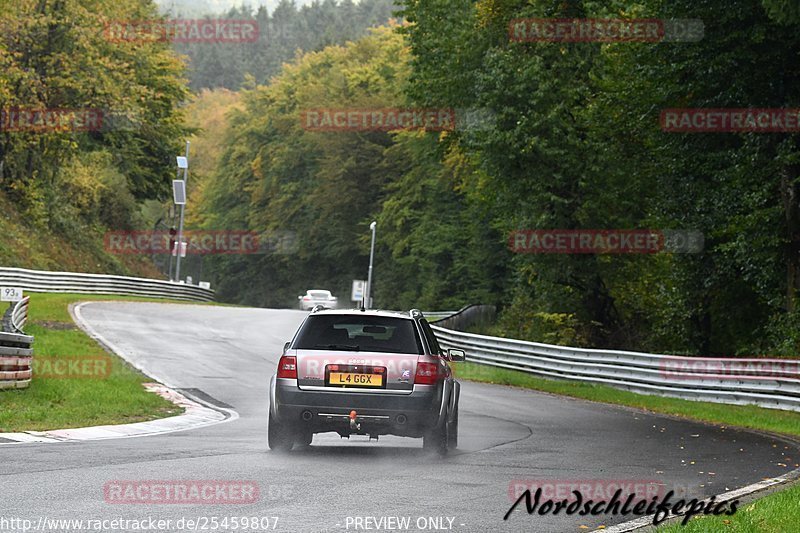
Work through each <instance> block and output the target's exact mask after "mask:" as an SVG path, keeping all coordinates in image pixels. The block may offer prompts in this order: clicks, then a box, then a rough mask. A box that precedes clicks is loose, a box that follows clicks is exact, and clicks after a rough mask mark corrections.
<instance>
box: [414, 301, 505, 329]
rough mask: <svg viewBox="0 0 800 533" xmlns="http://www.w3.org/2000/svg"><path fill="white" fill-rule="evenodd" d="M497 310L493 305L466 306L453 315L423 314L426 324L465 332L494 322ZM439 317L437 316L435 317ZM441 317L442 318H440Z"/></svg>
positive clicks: (444, 313) (445, 313)
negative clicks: (426, 320)
mask: <svg viewBox="0 0 800 533" xmlns="http://www.w3.org/2000/svg"><path fill="white" fill-rule="evenodd" d="M496 312H497V308H496V307H495V306H493V305H468V306H466V307H462V308H461V309H460V310H459V311H456V312H455V313H452V312H443V313H430V314H429V313H424V314H425V317H426V318H427V319H428V322H430V323H431V324H436V325H437V326H439V327H442V328H447V329H454V330H456V331H466V330H467V329H468V328H470V327H472V326H479V327H486V326H488V325H489V324H491V323H492V322H494V317H495V314H496ZM437 315H439V316H437ZM442 315H443V316H442Z"/></svg>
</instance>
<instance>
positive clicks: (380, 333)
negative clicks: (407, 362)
mask: <svg viewBox="0 0 800 533" xmlns="http://www.w3.org/2000/svg"><path fill="white" fill-rule="evenodd" d="M292 347H293V348H296V349H298V350H341V351H359V352H387V353H407V354H420V353H422V347H421V345H420V342H419V338H418V337H417V332H416V329H415V328H414V322H413V321H411V320H407V319H403V318H392V317H382V316H368V315H365V316H358V315H317V316H310V317H308V319H307V320H306V322H305V324H304V325H303V327H302V329H301V330H300V332H299V333H298V334H297V339H296V340H295V342H294V345H293V346H292Z"/></svg>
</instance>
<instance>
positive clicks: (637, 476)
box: [0, 303, 800, 532]
mask: <svg viewBox="0 0 800 533" xmlns="http://www.w3.org/2000/svg"><path fill="white" fill-rule="evenodd" d="M82 314H83V316H84V318H85V319H86V320H87V321H88V322H89V323H90V324H91V325H92V326H93V327H94V328H95V329H96V330H97V331H98V332H99V333H100V334H101V335H103V336H104V337H105V338H106V339H108V340H109V341H111V342H112V343H114V344H115V345H116V346H117V347H118V348H120V349H121V350H122V351H123V352H124V353H125V355H126V357H127V358H128V359H129V360H131V361H135V362H136V364H137V365H139V366H141V367H143V368H145V369H146V370H147V372H148V373H149V374H150V375H152V376H155V377H156V378H158V379H160V380H163V381H164V382H165V383H166V384H168V385H169V386H171V387H175V388H184V389H197V390H200V391H202V392H203V393H204V394H206V395H208V396H210V397H212V398H214V399H216V400H217V401H219V402H224V403H225V404H228V405H230V406H232V408H233V409H234V410H235V411H236V412H237V413H238V414H239V418H238V419H237V420H234V421H231V422H227V423H223V424H219V425H216V426H212V427H207V428H203V429H199V430H192V431H185V432H178V433H172V434H166V435H162V436H156V437H145V438H133V439H121V440H113V441H111V440H110V441H96V442H85V443H58V444H24V445H22V444H3V445H0V487H1V488H0V531H6V530H8V531H13V530H20V531H21V529H18V528H17V529H15V528H13V527H6V529H4V528H3V522H2V519H3V518H6V519H11V518H19V519H28V520H31V521H32V523H33V525H34V526H36V525H38V524H40V522H39V521H40V519H41V520H42V523H45V524H46V523H47V521H48V520H54V519H73V520H84V521H87V520H90V519H105V520H114V519H126V520H149V519H153V520H154V521H157V520H164V521H166V520H170V521H171V522H170V523H169V527H168V528H167V529H168V530H170V531H175V530H178V529H183V530H189V529H197V530H201V531H202V530H206V531H214V530H216V531H226V529H225V528H223V527H222V526H221V525H218V527H217V528H216V529H214V527H213V524H214V523H213V522H212V521H211V519H212V517H216V518H217V523H218V524H221V523H222V520H223V518H224V517H242V518H245V517H246V518H248V519H252V518H256V519H259V524H258V527H256V528H248V529H247V530H248V531H266V530H274V531H284V532H321V531H404V530H410V531H420V530H427V531H459V532H473V531H475V532H484V531H547V532H549V531H576V532H577V531H584V530H585V529H579V528H580V526H582V525H584V526H589V527H590V529H594V528H596V527H597V526H598V525H606V526H608V525H611V524H615V523H619V522H622V521H624V519H622V518H620V517H611V516H607V515H601V516H596V517H592V516H584V517H581V516H565V515H564V514H563V513H561V514H559V515H558V516H553V515H546V516H540V515H538V514H534V515H530V516H529V515H528V514H527V513H526V512H525V510H524V506H521V507H520V508H518V509H517V511H515V512H514V513H512V515H511V516H510V518H509V519H508V520H507V521H504V520H503V515H504V514H505V513H506V511H507V510H508V509H509V507H510V505H511V503H512V498H511V495H510V492H513V490H514V488H515V487H516V486H518V485H525V484H526V483H527V484H530V483H531V482H532V481H535V482H537V483H539V484H541V485H544V486H547V487H562V488H563V487H565V486H567V485H569V484H570V483H578V484H583V485H584V486H585V487H586V486H588V487H592V490H595V491H598V490H601V489H603V488H605V489H606V490H607V491H608V492H606V493H604V494H609V495H610V493H613V488H614V487H615V485H614V484H615V483H620V482H623V483H627V484H631V483H639V484H640V485H642V484H643V485H645V486H647V487H650V488H651V490H652V487H657V489H656V490H658V491H660V492H661V493H663V492H666V491H667V490H675V491H676V493H677V494H678V495H680V496H683V495H687V494H688V495H689V497H695V496H709V495H712V494H718V493H721V492H725V491H726V490H731V489H734V488H738V487H741V486H744V485H748V484H750V483H753V482H755V481H759V480H761V479H763V478H765V477H773V476H777V475H781V474H785V473H786V472H787V471H788V470H790V469H791V468H793V467H794V461H793V459H794V458H795V456H796V455H797V454H798V451H797V450H795V449H794V448H792V447H789V446H787V445H786V444H785V443H783V442H781V441H777V440H775V439H772V438H769V437H762V436H759V435H754V434H751V433H747V432H740V431H735V430H731V429H724V428H715V427H711V426H705V425H701V424H696V423H692V422H687V421H682V420H676V419H671V418H666V417H661V416H655V415H650V414H645V413H641V412H637V411H634V410H629V409H625V408H619V407H612V406H606V405H601V404H594V403H590V402H585V401H580V400H573V399H566V398H561V397H557V396H553V395H548V394H543V393H538V392H532V391H525V390H519V389H513V388H509V387H502V386H493V385H484V384H477V383H464V384H463V389H462V398H461V407H460V436H459V450H458V451H457V452H455V453H454V454H452V455H450V456H449V457H447V458H445V459H438V458H435V457H431V456H430V455H428V454H427V453H424V452H423V450H422V448H421V441H420V440H415V439H404V438H392V437H382V438H381V439H380V441H379V442H375V441H372V442H369V441H367V439H366V438H365V437H364V438H359V439H356V438H354V439H351V440H350V441H347V440H342V439H340V438H339V437H338V436H337V435H327V434H326V435H316V436H315V437H314V441H313V443H312V446H311V447H310V448H307V449H304V450H295V451H294V452H292V453H291V454H290V455H288V456H286V455H279V454H275V453H272V452H270V451H268V449H267V446H266V425H267V423H266V422H267V408H268V396H267V391H268V384H269V378H270V376H271V374H272V373H273V372H274V370H275V364H276V362H277V360H278V358H279V356H280V353H281V349H282V346H283V343H284V342H285V341H287V340H289V339H290V338H291V336H292V335H293V334H294V331H295V329H296V328H297V326H298V325H299V324H300V322H301V320H302V319H303V317H304V316H305V314H304V313H302V312H299V311H289V310H264V309H241V308H222V307H206V306H194V305H168V304H144V303H93V304H89V305H86V306H84V307H83V308H82ZM0 401H1V400H0ZM0 408H2V404H0ZM797 457H800V455H797ZM784 465H785V466H784ZM141 480H159V481H161V480H176V481H187V480H227V481H249V482H255V483H256V484H257V485H258V487H259V492H260V495H259V497H258V499H257V501H256V502H255V503H249V504H214V505H206V504H195V505H184V504H180V505H176V504H158V505H142V504H112V503H107V502H106V501H105V499H104V486H106V485H107V484H108V483H115V482H125V481H141ZM649 494H651V493H648V495H649ZM273 517H277V519H278V520H277V527H275V528H274V529H273V527H274V521H273V520H274V518H273ZM390 517H397V518H399V519H401V521H394V518H391V520H390V521H389V519H390ZM629 518H632V517H628V519H629ZM181 519H183V520H184V522H183V523H179V522H178V521H179V520H181ZM402 519H406V520H408V522H407V523H408V526H407V528H406V526H405V522H402ZM188 520H194V521H195V522H197V523H196V524H194V525H196V526H197V527H194V528H191V527H188V525H189V524H188V523H187V521H188ZM87 524H88V522H87V523H85V524H84V525H87ZM152 524H156V525H157V522H153V523H152ZM162 524H163V523H162ZM18 525H19V523H18ZM53 525H54V524H53ZM129 525H130V524H129ZM179 525H182V526H183V527H182V528H181V527H179ZM203 525H205V529H204V528H203ZM227 525H228V528H227V531H233V530H234V529H233V523H232V521H231V520H230V518H229V520H228V522H227ZM106 526H108V529H105V530H109V529H113V527H111V526H113V524H111V523H106ZM380 526H383V527H380ZM63 529H65V528H62V529H61V530H63ZM73 529H75V528H74V525H73ZM120 529H121V528H120ZM120 529H117V530H120ZM40 530H41V529H40ZM50 530H51V531H54V530H58V527H51V528H50ZM129 530H131V528H129ZM241 530H242V529H241V528H240V529H239V531H241Z"/></svg>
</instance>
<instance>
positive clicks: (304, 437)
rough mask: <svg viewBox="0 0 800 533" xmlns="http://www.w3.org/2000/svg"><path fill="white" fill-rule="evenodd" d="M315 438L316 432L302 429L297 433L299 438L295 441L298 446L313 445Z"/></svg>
mask: <svg viewBox="0 0 800 533" xmlns="http://www.w3.org/2000/svg"><path fill="white" fill-rule="evenodd" d="M313 439H314V434H313V433H312V432H310V431H300V432H298V433H297V438H296V439H295V441H294V443H295V444H297V445H298V446H311V441H312V440H313Z"/></svg>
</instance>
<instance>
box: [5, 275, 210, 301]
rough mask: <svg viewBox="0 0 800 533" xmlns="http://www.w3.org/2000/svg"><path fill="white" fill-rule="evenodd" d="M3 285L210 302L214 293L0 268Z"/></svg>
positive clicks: (160, 284) (166, 284)
mask: <svg viewBox="0 0 800 533" xmlns="http://www.w3.org/2000/svg"><path fill="white" fill-rule="evenodd" d="M0 286H6V287H20V288H22V289H23V290H26V291H28V292H69V293H78V294H120V295H130V296H148V297H153V298H174V299H177V300H193V301H200V302H208V301H213V300H214V291H213V290H211V289H202V288H200V287H197V286H194V285H185V284H180V283H171V282H169V281H161V280H154V279H145V278H130V277H126V276H107V275H103V274H77V273H72V272H48V271H43V270H26V269H22V268H0Z"/></svg>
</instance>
